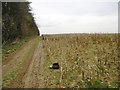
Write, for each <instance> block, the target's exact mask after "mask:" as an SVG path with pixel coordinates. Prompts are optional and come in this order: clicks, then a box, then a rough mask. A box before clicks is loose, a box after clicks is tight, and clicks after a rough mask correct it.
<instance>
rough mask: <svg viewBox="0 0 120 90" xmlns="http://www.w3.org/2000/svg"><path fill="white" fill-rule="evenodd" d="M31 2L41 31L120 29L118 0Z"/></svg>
mask: <svg viewBox="0 0 120 90" xmlns="http://www.w3.org/2000/svg"><path fill="white" fill-rule="evenodd" d="M29 1H30V2H32V3H31V7H32V10H33V11H32V12H33V13H34V14H35V15H34V17H35V21H36V23H37V25H38V27H39V30H40V33H41V34H53V33H54V34H55V33H57V34H58V33H94V32H96V33H117V32H118V2H117V0H98V1H95V0H92V1H91V0H84V1H83V0H29ZM88 1H89V2H88Z"/></svg>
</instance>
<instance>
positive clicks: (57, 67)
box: [50, 63, 60, 69]
mask: <svg viewBox="0 0 120 90" xmlns="http://www.w3.org/2000/svg"><path fill="white" fill-rule="evenodd" d="M59 68H60V66H59V64H58V63H53V64H52V65H50V69H59Z"/></svg>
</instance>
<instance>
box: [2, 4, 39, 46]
mask: <svg viewBox="0 0 120 90" xmlns="http://www.w3.org/2000/svg"><path fill="white" fill-rule="evenodd" d="M30 11H31V9H30V3H29V2H2V43H3V44H5V43H6V42H7V43H8V42H12V41H14V40H16V39H20V38H22V37H31V36H36V35H39V31H38V28H37V25H36V23H35V21H34V17H33V14H32V13H31V12H30Z"/></svg>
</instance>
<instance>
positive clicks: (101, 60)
mask: <svg viewBox="0 0 120 90" xmlns="http://www.w3.org/2000/svg"><path fill="white" fill-rule="evenodd" d="M118 48H120V47H118V34H57V35H42V36H41V37H39V38H35V39H32V40H31V41H29V42H28V44H26V45H25V46H24V48H23V49H21V50H20V52H19V51H17V53H15V54H14V55H12V56H10V57H11V60H10V62H8V63H7V64H4V65H3V86H4V87H9V88H117V87H118V82H119V80H118V77H119V65H118V63H119V59H118V54H119V52H118ZM31 50H32V51H31ZM22 54H24V55H22ZM26 55H27V56H26ZM29 55H30V57H29ZM13 57H14V58H13ZM16 57H17V61H16ZM12 62H15V63H12ZM19 62H20V65H19ZM17 63H18V64H17ZM21 63H22V64H21ZM53 63H59V66H60V68H59V69H57V70H54V69H50V65H51V64H53ZM11 64H12V65H11ZM16 65H18V66H17V68H16ZM12 67H13V69H12ZM9 72H10V73H9ZM13 74H15V75H13Z"/></svg>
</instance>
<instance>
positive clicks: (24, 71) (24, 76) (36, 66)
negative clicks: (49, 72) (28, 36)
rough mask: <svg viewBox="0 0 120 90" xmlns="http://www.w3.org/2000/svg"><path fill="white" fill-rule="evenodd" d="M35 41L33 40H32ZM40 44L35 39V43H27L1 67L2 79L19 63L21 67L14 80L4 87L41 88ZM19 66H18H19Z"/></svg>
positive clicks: (41, 63) (41, 62)
mask: <svg viewBox="0 0 120 90" xmlns="http://www.w3.org/2000/svg"><path fill="white" fill-rule="evenodd" d="M34 41H35V40H34ZM41 56H42V42H41V40H40V38H37V40H36V41H35V42H33V40H31V41H29V42H28V43H27V45H25V46H24V47H23V48H22V49H21V50H19V51H17V52H16V54H14V56H11V57H10V58H9V59H11V60H9V62H8V63H6V64H4V65H3V66H2V70H3V79H4V78H6V77H7V76H8V74H9V73H10V72H11V71H12V70H13V72H15V71H14V68H15V67H16V66H17V65H18V64H19V63H20V64H21V67H20V68H19V70H18V71H17V73H15V74H16V76H15V77H14V79H12V80H11V81H10V83H9V84H7V85H6V83H7V80H6V81H3V82H4V83H5V85H3V86H4V87H9V88H36V87H37V88H38V87H41V86H42V67H43V66H42V65H43V60H42V57H41ZM19 66H20V65H19Z"/></svg>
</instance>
